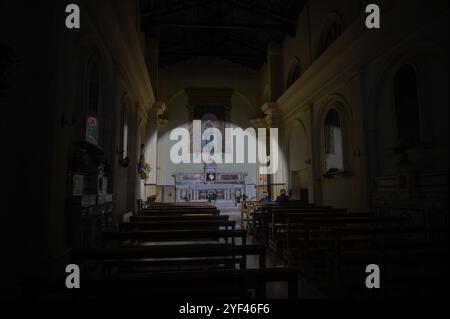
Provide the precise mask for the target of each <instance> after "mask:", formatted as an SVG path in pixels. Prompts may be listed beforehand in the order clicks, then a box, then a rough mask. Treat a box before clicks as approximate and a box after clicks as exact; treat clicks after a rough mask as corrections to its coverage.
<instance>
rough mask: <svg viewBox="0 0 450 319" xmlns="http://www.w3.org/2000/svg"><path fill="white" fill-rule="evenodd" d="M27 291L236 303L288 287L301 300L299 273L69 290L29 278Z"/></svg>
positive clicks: (199, 275)
mask: <svg viewBox="0 0 450 319" xmlns="http://www.w3.org/2000/svg"><path fill="white" fill-rule="evenodd" d="M25 280H26V281H24V283H25V284H24V286H25V287H24V290H25V291H26V292H27V297H29V298H32V299H33V298H38V299H46V298H52V299H53V298H55V295H56V296H57V297H59V298H75V299H80V298H81V299H98V298H117V297H118V296H119V297H120V299H121V300H123V299H131V300H136V298H146V299H148V298H152V299H166V298H180V299H181V300H186V299H191V298H201V299H217V298H226V299H235V298H246V299H247V298H249V297H251V294H250V290H253V289H254V290H255V297H256V299H260V300H263V299H266V298H267V294H266V289H267V287H266V284H267V283H272V282H286V283H288V298H289V299H297V298H298V271H297V270H296V269H283V268H271V269H230V270H207V271H185V272H159V273H148V274H137V275H120V276H119V275H116V276H106V277H91V276H85V277H84V279H83V289H72V290H68V289H66V288H65V286H64V284H61V283H64V280H65V278H62V277H61V278H59V277H58V278H26V279H25Z"/></svg>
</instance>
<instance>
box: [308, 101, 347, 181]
mask: <svg viewBox="0 0 450 319" xmlns="http://www.w3.org/2000/svg"><path fill="white" fill-rule="evenodd" d="M316 128H317V129H318V130H319V131H320V159H321V167H322V173H323V174H324V175H326V176H328V175H330V174H331V175H333V174H339V173H344V172H347V171H349V170H350V153H349V152H350V150H351V141H350V139H349V137H350V136H351V131H352V112H351V108H350V107H349V103H348V102H347V100H346V99H345V98H344V97H343V96H341V95H332V96H331V97H329V98H328V99H327V100H326V102H325V103H324V107H323V108H322V110H321V112H320V113H319V116H318V119H317V123H316ZM327 130H328V133H330V134H331V137H333V138H334V141H333V142H334V143H339V145H334V149H332V148H329V147H330V145H327V143H328V142H330V141H327V139H329V138H330V136H327ZM333 134H334V135H333ZM333 166H336V167H333Z"/></svg>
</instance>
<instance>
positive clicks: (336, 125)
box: [324, 109, 344, 173]
mask: <svg viewBox="0 0 450 319" xmlns="http://www.w3.org/2000/svg"><path fill="white" fill-rule="evenodd" d="M324 136H325V171H326V173H337V172H340V171H343V170H344V145H343V134H342V123H341V119H340V117H339V113H338V112H337V110H336V109H331V110H330V111H328V113H327V115H326V117H325V124H324Z"/></svg>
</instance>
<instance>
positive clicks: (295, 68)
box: [286, 57, 303, 89]
mask: <svg viewBox="0 0 450 319" xmlns="http://www.w3.org/2000/svg"><path fill="white" fill-rule="evenodd" d="M302 74H303V66H302V63H301V62H300V59H299V58H298V57H294V58H293V59H292V60H291V62H290V63H289V69H288V74H287V78H286V89H289V88H290V87H291V86H292V85H293V84H294V83H295V82H296V81H297V80H298V79H299V78H300V77H301V76H302Z"/></svg>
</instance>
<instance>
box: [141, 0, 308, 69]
mask: <svg viewBox="0 0 450 319" xmlns="http://www.w3.org/2000/svg"><path fill="white" fill-rule="evenodd" d="M305 1H306V0H209V1H205V0H140V3H141V15H142V17H141V20H142V30H143V31H144V32H145V33H146V34H147V37H157V38H158V39H159V48H160V53H159V54H160V66H161V67H165V66H168V65H172V64H175V63H178V62H180V61H184V60H188V59H191V58H195V57H219V58H224V59H228V60H230V61H232V62H236V63H240V64H242V65H245V66H248V67H251V68H260V67H261V66H262V65H263V63H264V62H265V61H266V49H267V45H268V43H269V42H271V41H275V42H280V41H282V40H283V38H284V37H285V36H286V35H291V36H293V35H295V32H296V20H297V17H298V15H299V13H300V11H301V10H302V8H303V6H304V3H305Z"/></svg>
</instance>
